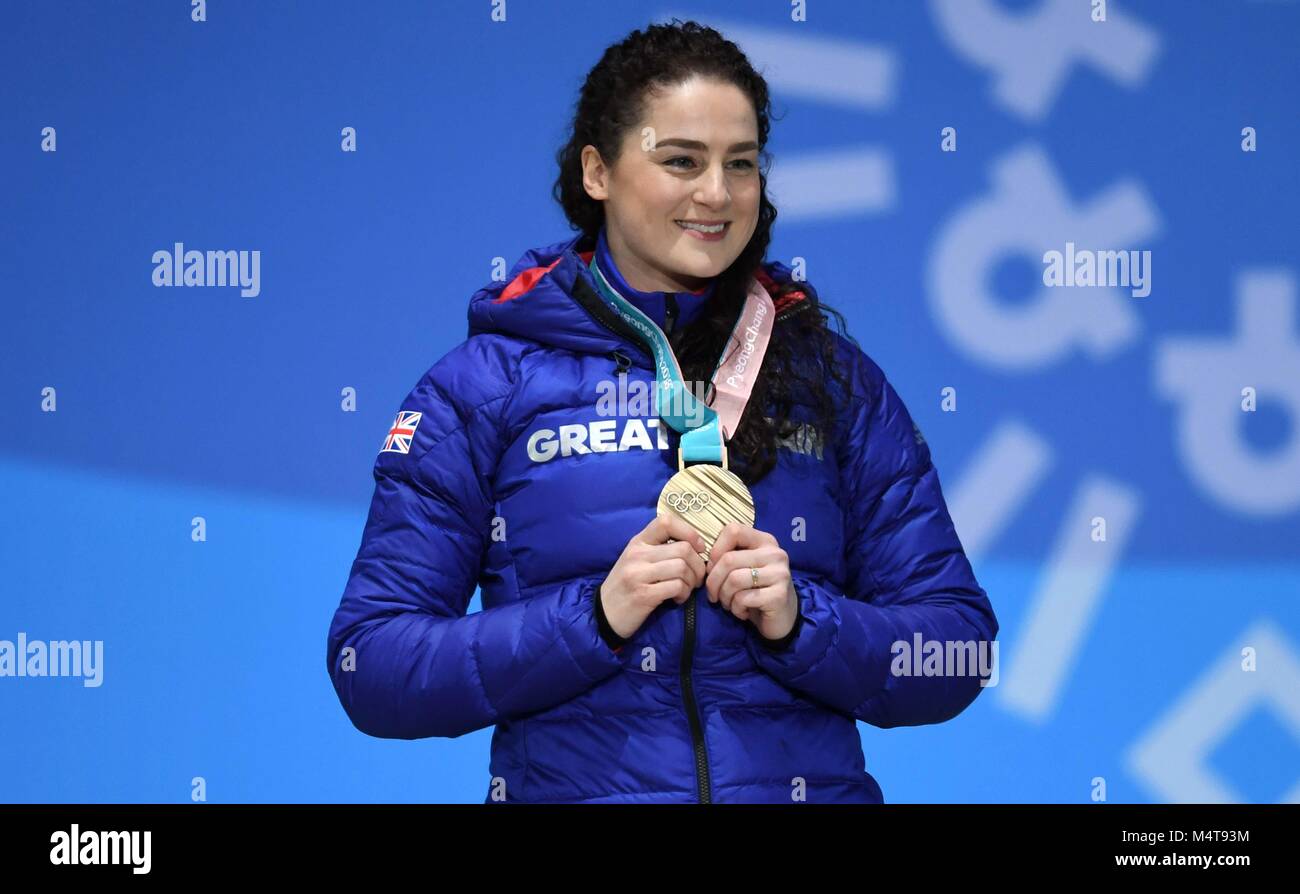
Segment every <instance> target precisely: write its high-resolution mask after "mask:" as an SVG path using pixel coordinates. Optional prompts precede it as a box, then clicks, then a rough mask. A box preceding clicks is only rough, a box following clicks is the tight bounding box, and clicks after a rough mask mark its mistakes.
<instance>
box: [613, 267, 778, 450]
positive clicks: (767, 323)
mask: <svg viewBox="0 0 1300 894" xmlns="http://www.w3.org/2000/svg"><path fill="white" fill-rule="evenodd" d="M588 268H589V269H590V270H591V274H592V278H593V279H595V281H596V292H597V293H598V294H599V295H600V296H601V297H602V298H603V299H605V302H606V303H607V304H609V305H610V306H611V307H612V308H613V309H614V311H615V312H616V313H617V314H618V315H619V316H620V317H622V318H623V320H624V321H625V322H627V323H628V324H629V325H630V326H631V327H632V328H633V329H634V330H636V332H637V333H638V334H639V335H640V336H641V339H642V340H643V341H644V342H645V343H646V345H647V346H648V347H649V348H650V350H651V352H652V353H653V354H654V359H655V400H656V402H657V404H658V407H657V409H658V411H659V416H660V418H662V419H663V420H664V421H665V422H667V423H668V424H669V425H671V426H672V427H673V428H675V429H676V430H677V431H679V432H681V435H682V439H681V448H682V459H683V461H684V462H710V463H717V464H719V465H721V464H722V462H723V456H724V450H725V449H726V447H725V443H726V442H727V441H729V440H731V438H732V436H733V435H735V433H736V428H737V427H738V426H739V425H740V417H741V414H742V413H744V411H745V405H746V404H747V403H749V396H750V394H751V393H752V392H753V390H754V381H755V380H756V379H757V378H758V371H759V369H760V368H761V367H762V365H763V356H764V355H765V354H766V353H767V345H768V342H769V341H771V338H772V322H773V319H774V318H775V317H776V307H775V305H774V304H773V303H772V296H770V295H769V294H768V293H767V290H766V289H765V288H763V286H762V284H761V283H760V282H759V281H758V280H757V279H755V278H753V277H751V278H750V281H749V294H748V295H747V296H746V297H745V306H744V307H743V308H742V309H741V311H740V317H739V318H738V319H737V320H736V325H735V326H734V327H733V328H732V330H731V338H730V339H728V341H727V348H724V349H723V356H722V357H720V358H719V359H718V366H717V368H716V369H714V371H713V377H712V379H711V380H710V381H711V382H712V384H713V400H712V402H711V403H710V404H705V403H703V402H701V401H700V400H698V399H697V398H696V397H695V395H693V394H691V392H690V390H689V389H687V387H686V383H685V382H684V381H682V370H681V367H680V366H679V365H678V363H677V358H676V357H675V356H674V355H673V349H672V347H671V346H670V345H669V344H668V338H667V336H665V335H664V332H663V330H662V329H660V328H659V326H658V325H656V324H655V321H654V320H652V319H650V318H649V317H648V316H646V315H645V314H644V313H642V311H641V310H640V308H638V307H637V306H636V305H634V304H633V303H632V302H630V301H628V300H627V299H626V298H624V297H623V296H622V295H620V294H619V293H618V290H617V289H615V288H614V287H613V286H611V285H610V284H609V280H607V279H606V278H605V274H604V273H602V272H601V270H600V266H599V265H598V264H597V263H596V255H595V254H593V255H592V256H591V262H590V263H589V264H588ZM733 339H734V340H735V346H734V347H733V341H732V340H733ZM728 348H729V349H730V353H728Z"/></svg>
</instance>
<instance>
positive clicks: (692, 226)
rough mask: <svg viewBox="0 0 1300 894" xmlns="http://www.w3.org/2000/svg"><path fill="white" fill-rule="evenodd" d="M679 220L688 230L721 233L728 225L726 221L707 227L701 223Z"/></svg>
mask: <svg viewBox="0 0 1300 894" xmlns="http://www.w3.org/2000/svg"><path fill="white" fill-rule="evenodd" d="M677 222H678V223H679V224H681V225H682V226H683V227H685V228H686V229H688V230H699V231H700V232H701V233H721V232H722V231H723V229H724V228H725V227H726V226H727V225H726V224H725V223H720V224H714V225H713V226H711V227H706V226H702V225H701V224H694V223H690V222H688V221H684V220H679V221H677Z"/></svg>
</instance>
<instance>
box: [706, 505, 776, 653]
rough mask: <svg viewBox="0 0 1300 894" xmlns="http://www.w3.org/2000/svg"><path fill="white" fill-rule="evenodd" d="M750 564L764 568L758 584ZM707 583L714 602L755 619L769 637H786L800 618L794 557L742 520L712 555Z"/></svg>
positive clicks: (723, 536) (715, 545)
mask: <svg viewBox="0 0 1300 894" xmlns="http://www.w3.org/2000/svg"><path fill="white" fill-rule="evenodd" d="M750 568H757V569H758V586H757V587H755V586H754V576H753V574H752V573H751V572H750V570H749V569H750ZM705 586H706V587H708V591H709V601H710V602H717V603H720V604H721V605H722V607H723V608H724V609H726V610H727V611H729V612H731V613H732V614H733V615H735V616H736V617H737V618H739V619H740V620H742V621H745V620H750V621H753V622H754V626H755V627H757V628H758V632H759V633H760V634H762V635H763V636H764V637H766V638H767V639H781V638H782V637H783V636H785V635H786V634H787V633H789V632H790V631H791V630H792V629H793V628H794V622H795V619H796V618H797V617H798V616H799V597H798V595H797V594H796V593H795V589H794V581H793V580H792V579H791V577H790V556H789V554H787V553H786V551H785V550H783V549H781V545H780V544H779V543H777V542H776V538H775V537H773V536H772V535H771V534H769V533H767V532H766V531H760V530H758V529H756V528H749V527H745V526H744V525H737V524H730V525H727V526H726V527H725V528H723V529H722V533H721V534H719V535H718V539H717V540H716V541H714V543H713V550H712V551H711V552H710V553H709V564H708V576H707V577H706V578H705Z"/></svg>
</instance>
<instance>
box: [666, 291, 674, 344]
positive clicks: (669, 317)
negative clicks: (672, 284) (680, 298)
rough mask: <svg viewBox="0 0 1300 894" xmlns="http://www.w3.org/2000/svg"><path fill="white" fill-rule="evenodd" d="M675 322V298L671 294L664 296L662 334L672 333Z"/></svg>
mask: <svg viewBox="0 0 1300 894" xmlns="http://www.w3.org/2000/svg"><path fill="white" fill-rule="evenodd" d="M676 322H677V296H676V295H674V294H673V293H672V292H668V293H667V294H666V295H664V334H665V335H667V334H668V333H670V332H672V331H673V324H674V323H676Z"/></svg>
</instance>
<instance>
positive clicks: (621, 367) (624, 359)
mask: <svg viewBox="0 0 1300 894" xmlns="http://www.w3.org/2000/svg"><path fill="white" fill-rule="evenodd" d="M609 356H611V357H613V358H614V359H615V360H617V361H618V369H617V370H615V375H622V374H623V373H625V372H627V371H628V370H629V369H631V368H632V358H631V357H629V356H627V355H626V354H624V353H623V352H622V351H610V352H609Z"/></svg>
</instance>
